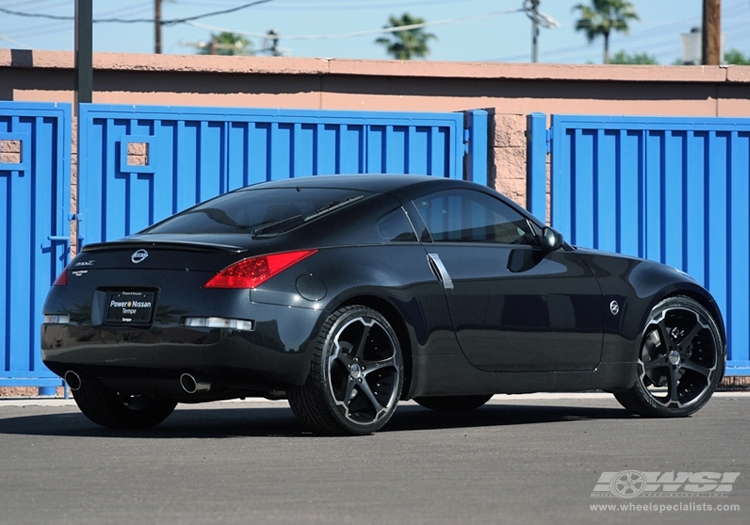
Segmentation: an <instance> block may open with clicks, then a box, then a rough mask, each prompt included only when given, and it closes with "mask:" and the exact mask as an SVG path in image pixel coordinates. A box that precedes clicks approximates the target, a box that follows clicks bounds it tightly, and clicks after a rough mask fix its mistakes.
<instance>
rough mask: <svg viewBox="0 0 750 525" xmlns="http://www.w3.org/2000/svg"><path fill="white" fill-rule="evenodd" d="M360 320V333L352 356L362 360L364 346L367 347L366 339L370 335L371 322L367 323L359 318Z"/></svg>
mask: <svg viewBox="0 0 750 525" xmlns="http://www.w3.org/2000/svg"><path fill="white" fill-rule="evenodd" d="M360 321H361V322H362V335H360V338H359V343H358V344H357V348H356V350H355V351H354V354H353V355H352V357H353V358H355V359H359V360H360V361H362V359H363V358H364V355H365V348H366V347H367V339H368V338H369V337H370V328H372V324H367V323H365V322H364V321H363V320H361V319H360Z"/></svg>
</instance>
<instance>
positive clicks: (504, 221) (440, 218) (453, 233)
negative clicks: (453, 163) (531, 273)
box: [414, 190, 534, 244]
mask: <svg viewBox="0 0 750 525" xmlns="http://www.w3.org/2000/svg"><path fill="white" fill-rule="evenodd" d="M414 204H415V205H416V207H417V209H418V210H419V214H420V215H421V216H422V219H423V220H424V222H425V224H426V225H427V228H428V229H429V230H430V233H431V234H432V239H433V240H434V241H435V242H482V243H487V242H490V243H502V244H533V243H534V241H533V239H534V236H533V234H532V232H531V230H530V228H529V225H528V223H527V222H526V219H525V218H524V217H523V216H522V215H521V214H520V213H518V212H517V211H516V210H514V209H513V208H511V207H510V206H508V205H507V204H505V203H504V202H502V201H500V200H498V199H495V198H493V197H491V196H490V195H487V194H485V193H482V192H479V191H472V190H448V191H441V192H436V193H431V194H429V195H425V196H424V197H422V198H420V199H417V200H415V201H414Z"/></svg>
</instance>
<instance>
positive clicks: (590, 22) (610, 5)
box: [573, 0, 640, 64]
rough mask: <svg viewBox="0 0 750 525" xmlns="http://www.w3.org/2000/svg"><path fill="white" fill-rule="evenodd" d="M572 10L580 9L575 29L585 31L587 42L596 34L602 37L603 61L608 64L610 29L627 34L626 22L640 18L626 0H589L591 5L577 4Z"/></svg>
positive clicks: (592, 39) (591, 40)
mask: <svg viewBox="0 0 750 525" xmlns="http://www.w3.org/2000/svg"><path fill="white" fill-rule="evenodd" d="M573 11H580V13H581V18H580V19H579V20H578V21H577V22H576V31H583V32H584V33H586V38H587V39H588V41H589V43H591V42H593V41H594V39H596V37H598V36H603V37H604V63H605V64H609V35H610V33H611V32H612V31H618V32H621V33H625V34H626V35H627V34H628V30H629V27H628V22H629V21H631V20H640V17H639V16H638V13H636V12H635V7H634V6H633V4H632V3H631V2H628V1H627V0H591V5H584V4H578V5H576V6H574V7H573Z"/></svg>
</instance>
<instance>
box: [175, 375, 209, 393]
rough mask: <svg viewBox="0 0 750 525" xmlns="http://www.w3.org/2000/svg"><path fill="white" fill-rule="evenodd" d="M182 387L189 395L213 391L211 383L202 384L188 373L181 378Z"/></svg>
mask: <svg viewBox="0 0 750 525" xmlns="http://www.w3.org/2000/svg"><path fill="white" fill-rule="evenodd" d="M180 386H181V387H182V389H183V390H184V391H185V392H187V393H188V394H195V393H197V392H208V391H209V390H211V383H201V382H199V381H198V380H197V379H195V377H193V376H192V375H191V374H188V373H185V374H182V375H181V376H180Z"/></svg>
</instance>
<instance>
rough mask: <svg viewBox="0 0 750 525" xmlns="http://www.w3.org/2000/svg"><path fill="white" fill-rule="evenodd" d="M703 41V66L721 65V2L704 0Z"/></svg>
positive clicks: (719, 0) (718, 0)
mask: <svg viewBox="0 0 750 525" xmlns="http://www.w3.org/2000/svg"><path fill="white" fill-rule="evenodd" d="M702 39H703V40H702V46H701V47H702V50H703V53H702V55H703V60H702V63H703V65H704V66H718V65H719V64H721V0H703V34H702Z"/></svg>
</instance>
